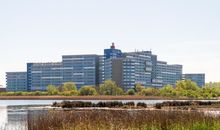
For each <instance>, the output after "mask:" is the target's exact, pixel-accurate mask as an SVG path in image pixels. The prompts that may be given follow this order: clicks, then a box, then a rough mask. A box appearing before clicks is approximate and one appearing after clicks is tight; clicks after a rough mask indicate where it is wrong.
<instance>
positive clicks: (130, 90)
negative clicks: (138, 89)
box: [127, 89, 135, 95]
mask: <svg viewBox="0 0 220 130" xmlns="http://www.w3.org/2000/svg"><path fill="white" fill-rule="evenodd" d="M127 94H128V95H135V91H134V89H128V91H127Z"/></svg>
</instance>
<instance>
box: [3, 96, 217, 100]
mask: <svg viewBox="0 0 220 130" xmlns="http://www.w3.org/2000/svg"><path fill="white" fill-rule="evenodd" d="M0 100H218V99H192V98H186V97H182V98H172V97H160V96H0Z"/></svg>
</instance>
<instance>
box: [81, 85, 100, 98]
mask: <svg viewBox="0 0 220 130" xmlns="http://www.w3.org/2000/svg"><path fill="white" fill-rule="evenodd" d="M79 95H82V96H88V95H97V91H96V89H95V88H94V87H91V86H84V87H82V88H80V89H79Z"/></svg>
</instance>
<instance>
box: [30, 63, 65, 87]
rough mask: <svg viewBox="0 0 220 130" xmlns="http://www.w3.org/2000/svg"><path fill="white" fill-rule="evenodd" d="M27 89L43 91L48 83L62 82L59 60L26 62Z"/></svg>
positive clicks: (56, 83) (56, 84)
mask: <svg viewBox="0 0 220 130" xmlns="http://www.w3.org/2000/svg"><path fill="white" fill-rule="evenodd" d="M27 79H28V80H27V88H28V91H45V90H46V89H47V86H48V85H55V86H59V85H61V84H62V83H63V69H62V63H61V62H55V63H27Z"/></svg>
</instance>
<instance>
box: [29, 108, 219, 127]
mask: <svg viewBox="0 0 220 130" xmlns="http://www.w3.org/2000/svg"><path fill="white" fill-rule="evenodd" d="M28 127H29V128H28V129H29V130H128V129H131V130H142V129H143V130H145V129H146V130H206V129H207V128H208V129H209V130H218V129H219V128H220V117H213V116H207V115H205V114H204V113H199V112H186V111H161V110H153V111H149V110H147V111H146V110H71V111H63V110H62V111H57V110H51V111H48V112H46V113H41V114H37V115H36V114H34V113H29V118H28Z"/></svg>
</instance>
